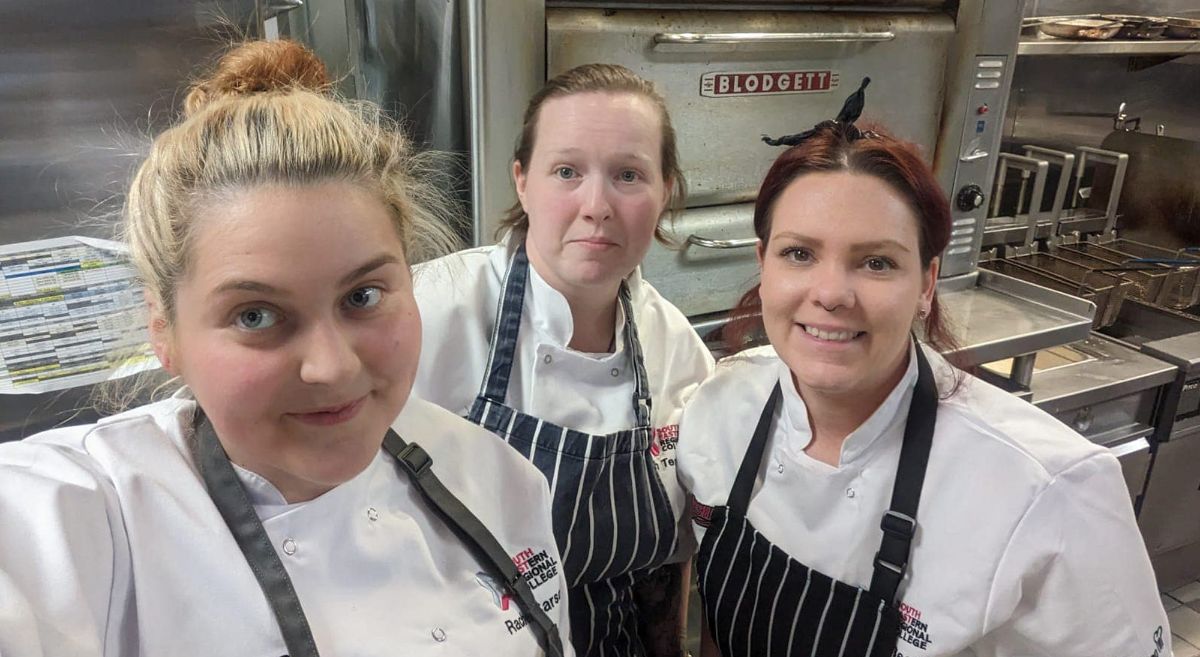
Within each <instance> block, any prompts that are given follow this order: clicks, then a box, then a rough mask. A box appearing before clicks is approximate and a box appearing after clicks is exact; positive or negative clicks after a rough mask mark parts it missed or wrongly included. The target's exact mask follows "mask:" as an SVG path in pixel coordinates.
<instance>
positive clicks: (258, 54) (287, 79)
mask: <svg viewBox="0 0 1200 657" xmlns="http://www.w3.org/2000/svg"><path fill="white" fill-rule="evenodd" d="M330 86H331V83H330V80H329V72H328V70H327V69H326V68H325V63H324V62H322V61H321V60H320V58H318V57H317V55H316V53H314V52H313V51H311V50H309V49H308V48H307V47H305V46H303V45H301V44H299V43H297V42H295V41H288V40H279V41H249V42H246V43H243V44H241V45H239V46H237V47H235V48H233V49H232V50H230V51H229V52H227V53H225V54H224V55H223V56H222V57H221V59H220V60H219V61H218V62H217V66H216V69H215V70H214V71H213V72H212V73H211V74H209V75H208V77H206V78H204V79H202V80H200V81H198V82H196V83H195V84H193V85H192V87H191V89H190V90H189V91H188V95H187V98H186V99H185V100H184V114H186V115H191V114H193V113H195V112H196V111H197V110H199V109H200V108H202V107H204V106H205V105H208V104H209V103H211V102H212V101H214V100H217V99H219V98H225V97H228V96H241V95H249V94H256V93H264V92H270V91H282V90H287V89H305V90H308V91H315V92H318V93H325V92H327V91H328V90H329V88H330Z"/></svg>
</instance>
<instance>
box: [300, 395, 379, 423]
mask: <svg viewBox="0 0 1200 657" xmlns="http://www.w3.org/2000/svg"><path fill="white" fill-rule="evenodd" d="M366 399H367V397H366V395H363V396H362V397H359V398H358V399H356V400H354V401H352V402H349V403H347V404H341V405H338V406H329V407H326V408H322V409H319V410H315V411H307V412H304V413H288V415H289V416H291V417H293V418H295V419H297V420H299V421H301V422H303V423H305V424H315V425H318V426H329V425H334V424H341V423H343V422H346V421H349V420H350V419H351V418H353V417H354V416H355V415H358V411H359V409H361V408H362V406H363V402H364V401H366Z"/></svg>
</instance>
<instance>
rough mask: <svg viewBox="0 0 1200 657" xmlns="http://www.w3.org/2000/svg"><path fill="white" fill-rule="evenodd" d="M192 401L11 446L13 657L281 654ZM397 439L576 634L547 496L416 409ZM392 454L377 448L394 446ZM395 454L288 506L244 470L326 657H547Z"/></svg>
mask: <svg viewBox="0 0 1200 657" xmlns="http://www.w3.org/2000/svg"><path fill="white" fill-rule="evenodd" d="M195 411H196V404H195V402H194V401H192V400H190V399H187V398H186V397H182V396H176V397H174V398H171V399H168V400H164V401H161V402H157V403H154V404H150V405H148V406H143V407H140V408H137V409H134V410H133V411H130V412H127V413H124V414H122V415H118V416H114V417H112V418H108V419H105V420H102V421H101V422H99V423H98V424H95V425H90V426H81V427H72V428H67V429H58V430H53V431H49V432H46V433H43V434H39V435H37V436H34V437H32V438H29V439H26V440H24V441H22V442H18V443H9V444H5V445H0V655H4V656H5V657H10V656H11V657H40V656H42V655H45V656H47V657H76V656H88V657H93V656H101V655H103V656H111V657H136V656H138V655H145V656H147V657H159V656H162V657H171V656H177V655H196V656H197V657H199V656H204V657H214V656H225V655H228V656H229V657H251V656H255V655H261V656H263V657H278V656H279V655H283V654H285V653H286V652H287V649H286V647H285V646H284V643H283V638H282V635H281V634H280V631H279V627H278V624H277V622H276V619H275V617H274V616H273V615H272V612H271V609H270V607H269V606H268V604H267V600H266V598H265V597H264V594H263V592H262V590H261V589H260V588H259V584H258V582H257V581H256V580H255V577H254V574H253V573H252V572H251V570H250V567H249V566H248V565H247V563H246V559H245V558H244V557H243V555H242V553H241V551H240V550H239V548H238V545H237V543H236V542H235V540H234V538H233V536H232V534H231V533H230V531H229V529H228V528H227V526H226V524H225V521H224V520H223V519H222V517H221V516H220V514H219V513H218V511H217V509H216V507H215V506H214V504H213V502H212V501H211V500H210V498H209V495H208V492H207V490H206V489H205V487H204V483H203V481H202V480H201V479H200V476H199V474H198V472H197V470H196V466H195V464H194V463H193V461H192V456H191V452H190V450H189V447H188V445H187V444H186V441H187V440H188V434H189V433H190V431H191V427H192V420H193V417H194V414H195ZM393 428H394V429H395V430H396V431H397V432H398V433H399V434H400V435H401V436H402V437H403V438H405V439H406V440H408V441H411V442H415V443H418V444H420V445H421V446H422V447H423V448H424V449H425V450H426V451H427V452H428V453H429V454H430V456H431V457H432V458H433V461H434V471H435V472H436V473H437V475H438V476H439V477H440V478H441V480H442V482H443V483H444V484H445V485H446V487H447V488H448V489H449V490H450V491H451V492H452V493H453V494H455V495H456V496H457V497H458V498H459V499H460V500H461V501H462V502H463V503H464V504H465V505H466V506H467V507H468V508H469V509H470V510H471V511H473V512H474V513H475V515H476V516H477V517H478V518H479V519H480V520H481V521H482V522H483V524H484V525H485V526H487V527H488V528H489V529H490V530H491V531H492V532H493V534H494V535H495V536H496V538H497V539H498V540H499V542H500V544H501V545H502V546H503V547H504V548H505V550H506V551H507V552H508V553H509V554H510V555H511V556H512V557H513V559H514V562H515V563H516V564H517V566H518V570H520V571H521V572H526V571H533V572H534V574H533V575H532V576H530V575H527V576H526V577H527V581H529V582H530V585H531V586H532V587H533V592H534V595H535V597H536V598H537V599H538V602H540V603H541V605H542V607H543V609H544V610H545V611H546V612H547V614H548V615H549V617H550V618H551V620H554V621H555V622H557V623H558V625H559V628H560V629H561V631H562V632H563V635H564V636H563V646H564V649H565V650H566V651H567V652H566V654H567V655H571V654H572V653H571V649H570V645H571V644H570V641H569V640H568V637H567V636H566V634H567V625H568V624H567V622H566V619H567V612H566V604H567V602H566V600H565V597H564V596H565V593H564V592H565V590H566V589H565V586H564V582H563V579H562V577H561V576H560V575H559V570H560V568H559V556H558V550H557V549H556V547H555V545H554V539H553V535H552V532H551V526H550V514H549V508H550V500H549V490H548V488H547V486H546V483H545V479H544V478H543V477H542V476H541V474H540V473H538V472H537V470H536V469H534V468H533V466H532V465H530V464H529V463H528V462H527V461H525V459H523V458H521V457H520V455H518V454H516V453H515V452H513V450H512V449H510V448H509V447H508V446H506V445H504V444H503V443H500V442H499V441H497V440H496V439H495V437H494V436H492V435H491V434H490V433H488V432H487V431H485V430H484V429H482V428H480V427H477V426H475V425H474V424H471V423H469V422H467V421H465V420H463V419H461V418H458V417H456V416H454V415H453V414H451V413H448V412H446V411H445V410H443V409H440V408H438V407H436V406H434V405H432V404H429V403H427V402H423V401H420V400H417V399H410V400H409V402H408V403H407V404H406V406H405V408H404V410H403V412H402V413H401V414H400V416H399V418H398V419H397V420H396V421H395V423H394V424H393ZM380 438H381V440H382V436H381V437H380ZM399 468H400V466H399V464H398V463H397V462H396V461H395V459H394V458H393V457H392V456H391V455H389V454H387V453H386V452H384V451H382V450H380V452H379V453H378V454H377V455H376V458H375V460H374V461H372V463H371V464H370V465H369V466H368V467H367V468H366V469H365V470H363V471H362V472H361V473H359V474H358V475H357V476H355V477H354V478H353V479H351V480H350V481H347V482H345V483H344V484H341V485H339V486H337V487H335V488H334V489H332V490H330V491H328V492H327V493H325V494H324V495H321V496H320V497H317V498H315V499H313V500H310V501H307V502H300V503H295V504H288V503H287V501H286V500H284V498H283V496H282V495H280V493H279V491H278V490H276V489H275V487H274V486H272V485H271V484H270V483H269V482H268V481H267V480H266V479H264V478H262V477H260V476H258V475H257V474H254V473H253V472H250V471H248V470H245V469H244V468H236V472H237V473H238V476H239V478H240V479H241V481H242V483H243V485H244V487H245V489H246V491H247V494H248V496H249V498H250V500H251V502H252V504H253V505H254V508H255V511H256V512H257V513H258V515H259V518H260V519H261V521H262V523H263V525H264V527H265V529H266V533H267V535H268V536H269V537H270V539H271V542H272V544H273V545H274V547H275V551H276V553H277V554H278V555H279V557H280V559H281V561H282V562H283V564H284V567H285V568H286V569H287V572H288V575H289V577H290V578H291V581H292V583H293V585H294V586H295V589H296V592H297V594H298V596H299V599H300V602H301V604H302V606H303V607H304V611H305V613H306V616H307V618H308V622H309V624H310V626H311V629H312V634H313V636H314V638H315V640H316V644H317V647H318V649H319V651H320V653H321V654H323V655H353V656H355V657H367V656H379V657H383V656H385V655H386V656H392V655H396V654H404V655H451V654H453V655H472V656H474V655H521V656H532V655H541V654H543V653H542V650H541V648H540V647H539V644H538V641H537V637H536V635H535V634H534V632H533V628H530V627H527V625H526V623H527V621H526V619H525V617H524V616H523V615H522V614H521V613H520V611H519V609H518V606H517V604H516V602H515V601H514V600H512V599H509V598H508V597H507V595H505V593H504V590H503V589H502V588H501V587H500V586H499V585H498V584H497V583H496V581H495V579H493V578H491V577H489V575H488V572H487V571H486V569H485V568H484V566H483V565H482V564H481V563H480V562H478V561H477V560H476V559H475V558H474V557H473V556H472V555H471V553H470V552H468V548H467V547H466V546H465V545H464V544H463V543H462V542H461V541H460V540H459V539H458V538H457V537H456V536H455V535H454V534H453V533H452V532H451V530H450V529H449V527H448V526H447V525H446V524H445V522H444V521H443V520H442V519H441V518H440V517H439V516H438V515H436V513H435V512H434V511H433V510H431V509H430V507H429V506H428V505H427V503H426V502H425V501H424V500H423V499H422V498H421V496H420V493H419V491H417V490H416V489H415V488H414V487H413V486H412V484H411V482H410V480H409V478H408V476H407V475H406V474H404V473H403V472H402V471H401V470H400V469H399Z"/></svg>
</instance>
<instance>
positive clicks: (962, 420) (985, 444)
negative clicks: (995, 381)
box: [935, 356, 1107, 483]
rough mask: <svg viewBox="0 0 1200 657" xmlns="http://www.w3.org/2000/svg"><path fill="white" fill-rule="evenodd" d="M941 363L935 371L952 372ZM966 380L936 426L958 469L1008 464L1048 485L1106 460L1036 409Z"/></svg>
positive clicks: (942, 404) (1098, 450) (944, 402)
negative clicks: (1067, 473) (1097, 460)
mask: <svg viewBox="0 0 1200 657" xmlns="http://www.w3.org/2000/svg"><path fill="white" fill-rule="evenodd" d="M937 361H940V362H939V363H938V365H937V366H936V367H935V369H937V368H947V367H949V365H948V364H946V363H945V361H944V359H942V358H941V357H940V356H938V357H937ZM963 376H964V378H963V381H962V385H961V386H960V387H959V389H958V391H957V392H956V393H955V394H953V395H951V396H950V397H949V398H948V399H943V400H941V402H940V403H939V405H938V425H937V426H938V428H937V432H938V437H939V440H940V441H941V442H943V443H949V444H948V445H946V447H947V448H949V449H954V450H956V451H957V452H958V453H957V456H956V457H955V458H956V459H958V460H959V461H960V463H963V464H964V465H966V464H967V463H971V462H975V464H976V465H978V466H979V467H988V468H993V467H995V466H996V464H997V463H998V462H1000V463H1007V464H1008V467H1009V468H1010V470H1011V471H1012V472H1014V473H1016V472H1025V473H1026V474H1027V475H1028V476H1030V477H1034V478H1036V479H1038V480H1041V481H1042V482H1044V483H1049V482H1050V481H1051V480H1053V479H1054V478H1055V477H1057V476H1059V475H1060V474H1062V473H1063V472H1065V471H1067V470H1069V469H1071V468H1073V467H1074V466H1076V465H1077V464H1079V463H1081V462H1083V461H1085V460H1088V459H1092V458H1095V457H1100V456H1104V455H1106V454H1107V450H1105V449H1104V448H1103V447H1101V446H1099V445H1096V444H1094V443H1092V442H1090V441H1089V440H1087V439H1086V438H1084V437H1083V436H1081V435H1079V434H1078V433H1076V432H1075V431H1073V430H1072V429H1071V428H1070V427H1068V426H1067V425H1065V424H1063V423H1062V422H1060V421H1058V420H1057V419H1055V418H1054V417H1053V416H1051V415H1050V414H1049V413H1046V412H1045V411H1043V410H1041V409H1039V408H1038V407H1036V406H1034V405H1033V404H1030V403H1029V402H1026V401H1024V400H1022V399H1020V398H1018V397H1016V396H1014V395H1012V394H1010V393H1008V392H1005V391H1004V390H1001V389H1000V388H997V387H995V386H993V385H991V384H989V383H986V382H984V381H982V380H980V379H978V378H975V377H973V376H970V375H963ZM973 455H977V456H974V458H972V457H973ZM997 459H999V461H997ZM989 464H990V465H989Z"/></svg>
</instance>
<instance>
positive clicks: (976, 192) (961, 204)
mask: <svg viewBox="0 0 1200 657" xmlns="http://www.w3.org/2000/svg"><path fill="white" fill-rule="evenodd" d="M983 199H984V196H983V189H982V188H980V187H979V185H974V184H972V185H967V186H966V187H963V188H962V189H960V190H958V196H956V197H955V199H954V203H955V204H956V205H957V206H958V209H959V210H962V211H963V212H971V211H972V210H978V209H979V208H980V207H982V206H983Z"/></svg>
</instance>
